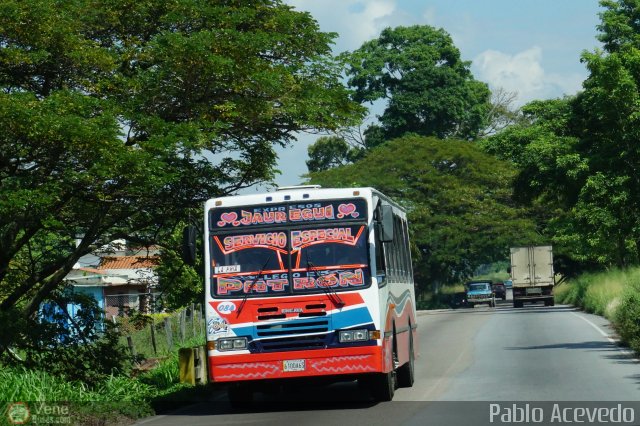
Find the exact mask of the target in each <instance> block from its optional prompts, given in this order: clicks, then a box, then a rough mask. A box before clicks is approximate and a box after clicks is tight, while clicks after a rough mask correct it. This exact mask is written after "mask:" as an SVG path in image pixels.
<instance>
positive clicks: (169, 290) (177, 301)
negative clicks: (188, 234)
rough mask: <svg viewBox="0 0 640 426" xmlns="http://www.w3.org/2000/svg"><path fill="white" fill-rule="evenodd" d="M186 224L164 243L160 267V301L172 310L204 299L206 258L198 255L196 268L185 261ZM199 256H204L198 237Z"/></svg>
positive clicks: (172, 233)
mask: <svg viewBox="0 0 640 426" xmlns="http://www.w3.org/2000/svg"><path fill="white" fill-rule="evenodd" d="M185 225H186V223H184V222H180V223H179V224H178V225H177V226H176V227H175V228H174V230H173V232H171V233H168V234H167V235H166V236H165V238H164V240H163V241H162V246H163V249H162V250H161V251H160V262H159V265H158V267H157V268H156V270H155V271H156V273H157V274H158V278H159V283H160V284H159V290H160V291H161V293H162V297H161V300H160V302H161V303H162V306H163V307H165V308H166V309H169V310H176V309H179V308H181V307H183V306H188V305H189V304H191V303H200V302H201V301H202V300H204V285H203V282H204V279H203V276H204V265H203V259H202V256H196V262H195V265H193V266H192V265H187V264H185V263H184V261H183V260H182V251H181V250H182V231H183V229H184V226H185ZM196 253H203V250H202V239H201V238H198V241H197V249H196Z"/></svg>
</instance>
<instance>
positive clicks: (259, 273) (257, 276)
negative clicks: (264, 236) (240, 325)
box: [236, 252, 273, 317]
mask: <svg viewBox="0 0 640 426" xmlns="http://www.w3.org/2000/svg"><path fill="white" fill-rule="evenodd" d="M272 256H273V252H271V254H270V255H269V257H267V260H266V261H265V262H264V265H262V267H261V268H260V270H259V271H258V273H257V274H256V277H255V278H254V279H253V280H251V283H250V284H249V287H248V288H247V292H246V293H245V294H244V296H243V297H242V302H240V306H238V310H237V311H236V317H238V316H239V315H240V312H242V308H243V307H244V304H245V303H246V302H247V298H248V297H249V294H250V293H251V292H252V291H253V286H254V285H255V284H256V281H258V278H260V277H261V276H262V272H264V269H265V268H266V267H267V265H268V264H269V261H271V257H272Z"/></svg>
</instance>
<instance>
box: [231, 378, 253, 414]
mask: <svg viewBox="0 0 640 426" xmlns="http://www.w3.org/2000/svg"><path fill="white" fill-rule="evenodd" d="M227 397H228V398H229V404H231V408H233V409H239V408H246V407H248V406H249V405H251V403H252V402H253V389H251V386H250V385H249V384H247V383H235V384H232V385H229V387H228V388H227Z"/></svg>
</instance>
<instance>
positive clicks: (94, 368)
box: [0, 293, 133, 386]
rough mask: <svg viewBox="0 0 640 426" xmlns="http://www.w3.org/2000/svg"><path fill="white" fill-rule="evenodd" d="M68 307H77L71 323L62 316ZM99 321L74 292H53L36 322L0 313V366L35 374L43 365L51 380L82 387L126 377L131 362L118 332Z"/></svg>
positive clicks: (89, 303) (89, 302)
mask: <svg viewBox="0 0 640 426" xmlns="http://www.w3.org/2000/svg"><path fill="white" fill-rule="evenodd" d="M72 305H74V306H76V307H77V310H76V314H75V316H74V317H73V318H71V317H70V316H69V314H68V310H69V307H70V306H72ZM102 318H103V313H102V312H101V310H100V308H99V307H98V306H97V304H96V302H95V300H94V299H93V298H92V297H88V296H86V295H82V294H75V293H54V294H53V295H52V297H51V298H49V299H47V301H46V303H45V304H44V305H43V307H42V310H41V312H40V316H39V317H29V318H28V319H24V318H22V317H21V316H20V315H19V312H16V311H8V312H1V311H0V327H1V328H2V329H3V330H7V331H8V332H7V333H6V334H3V335H2V338H1V339H0V348H2V350H3V351H2V357H3V358H2V362H3V364H5V365H14V366H20V367H24V368H29V369H36V370H37V369H40V368H42V366H46V367H47V371H49V372H50V373H51V374H52V375H56V376H60V377H65V378H66V379H67V380H70V381H81V382H83V383H85V384H87V385H88V386H94V385H96V384H97V383H99V382H100V381H102V380H104V379H105V378H107V377H109V376H111V375H112V374H118V373H126V372H128V371H129V370H130V368H131V367H132V363H133V359H132V357H131V356H130V354H129V352H128V350H127V349H126V348H125V347H124V346H122V345H120V344H119V339H120V334H119V332H118V331H117V330H116V329H115V328H114V327H113V325H112V324H111V323H109V322H103V321H102ZM15 353H18V354H20V355H22V357H24V359H19V357H18V356H16V355H15Z"/></svg>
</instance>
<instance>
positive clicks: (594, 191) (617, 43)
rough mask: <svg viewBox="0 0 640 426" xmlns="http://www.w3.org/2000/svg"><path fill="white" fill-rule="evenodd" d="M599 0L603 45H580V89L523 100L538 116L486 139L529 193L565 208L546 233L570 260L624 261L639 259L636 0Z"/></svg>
mask: <svg viewBox="0 0 640 426" xmlns="http://www.w3.org/2000/svg"><path fill="white" fill-rule="evenodd" d="M601 4H602V6H603V7H604V8H605V11H604V12H602V13H601V19H602V23H601V25H599V27H598V28H599V30H600V31H601V33H600V34H599V36H598V39H599V40H600V41H602V42H603V45H604V50H596V51H595V52H585V53H583V55H582V61H583V62H584V63H585V64H586V65H587V68H588V70H589V77H588V78H587V80H586V81H585V82H584V84H583V87H584V90H583V91H582V92H581V93H579V94H578V95H577V96H575V98H569V99H566V100H557V101H552V102H546V103H534V104H532V105H530V106H528V109H529V110H530V111H534V110H535V120H530V121H529V123H528V124H523V125H521V126H516V127H515V128H512V129H509V130H508V131H507V132H505V133H504V134H502V135H499V136H497V137H496V138H494V139H493V141H492V142H489V144H490V145H492V146H493V148H491V149H492V150H493V152H496V153H501V155H503V156H504V157H505V158H510V159H512V160H513V161H515V162H516V163H517V164H518V165H519V166H520V167H521V169H522V170H521V173H520V177H519V178H518V182H520V183H526V185H522V186H523V187H524V186H527V187H528V189H529V190H533V192H531V191H530V192H529V193H530V194H532V195H534V196H535V197H537V198H533V197H532V199H536V200H538V201H541V202H542V204H543V205H547V206H548V207H550V210H554V209H557V210H559V211H561V212H562V213H561V214H559V215H558V216H557V217H556V218H552V219H551V220H549V222H548V226H547V229H546V230H545V233H547V235H550V236H552V237H553V240H554V241H555V242H557V243H559V244H560V245H562V246H564V247H565V248H568V249H569V250H570V252H571V253H572V257H573V259H574V260H577V261H578V262H582V263H583V264H598V265H600V266H601V267H603V266H611V265H615V266H620V267H625V266H628V265H634V264H638V262H640V220H639V219H638V218H639V217H640V177H639V176H638V173H637V165H638V164H640V147H639V146H638V143H637V141H638V140H639V139H640V120H639V118H638V117H640V106H639V105H640V68H638V66H637V64H638V63H640V26H639V25H638V19H637V18H638V16H639V14H640V1H638V0H618V1H613V0H606V1H602V2H601ZM518 150H519V151H520V154H516V151H518ZM524 153H526V155H524ZM527 156H528V158H526V157H527Z"/></svg>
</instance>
